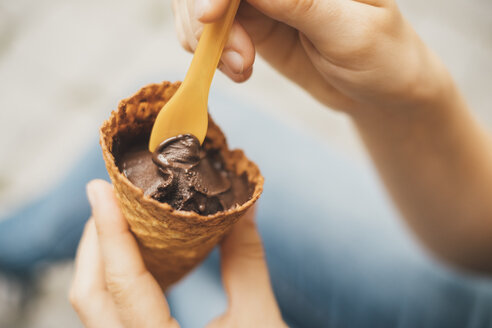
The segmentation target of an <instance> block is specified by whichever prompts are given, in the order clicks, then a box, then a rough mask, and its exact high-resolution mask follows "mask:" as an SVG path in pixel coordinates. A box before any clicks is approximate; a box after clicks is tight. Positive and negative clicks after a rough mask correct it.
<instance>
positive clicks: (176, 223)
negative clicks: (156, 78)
mask: <svg viewBox="0 0 492 328" xmlns="http://www.w3.org/2000/svg"><path fill="white" fill-rule="evenodd" d="M179 84H180V83H179V82H175V83H170V82H162V83H158V84H150V85H148V86H145V87H143V88H142V89H141V90H140V91H138V92H137V93H136V94H135V95H133V96H131V97H130V98H127V99H124V100H122V101H121V102H120V103H119V105H118V109H117V110H115V111H113V112H112V113H111V116H110V118H109V119H108V120H106V121H105V122H104V123H103V125H102V126H101V129H100V143H101V147H102V152H103V157H104V161H105V163H106V168H107V170H108V173H109V176H110V178H111V180H112V182H113V185H114V189H115V193H116V196H117V199H118V201H119V203H120V207H121V209H122V212H123V215H124V216H125V218H126V220H127V221H128V223H129V225H130V228H131V231H132V232H133V234H134V235H135V237H136V239H137V241H138V243H139V247H140V250H141V253H142V256H143V259H144V262H145V264H146V266H147V268H148V270H149V271H150V272H151V273H152V274H153V275H154V277H155V278H156V280H157V281H158V282H159V284H160V286H161V288H162V289H163V291H166V289H167V288H168V287H169V286H171V285H172V284H173V283H175V282H177V281H178V280H179V279H181V278H182V277H183V276H184V275H186V274H187V273H188V272H190V271H191V270H192V269H193V268H194V267H196V266H197V265H198V264H199V263H200V262H201V261H202V260H203V259H204V258H205V257H206V256H207V255H208V254H209V253H210V251H211V250H212V249H213V247H214V246H215V245H216V244H217V243H219V242H220V240H221V239H222V238H223V237H224V236H225V235H226V234H227V232H228V231H229V230H230V229H231V227H232V226H233V224H234V223H235V222H237V220H239V218H241V216H242V215H244V213H245V212H246V211H247V210H248V209H249V208H251V207H252V206H253V204H254V203H255V202H256V201H257V200H258V198H259V197H260V195H261V193H262V190H263V181H264V179H263V176H262V175H261V173H260V170H259V169H258V167H257V166H256V164H254V163H253V162H251V161H249V160H248V158H247V157H246V156H245V155H244V153H243V152H242V151H241V150H229V149H228V147H227V142H226V138H225V136H224V134H223V133H222V131H221V130H220V128H219V127H218V126H217V125H216V124H215V123H214V122H213V120H212V119H211V118H209V127H208V132H207V136H206V138H207V139H209V142H208V143H207V145H208V147H212V148H216V149H220V152H221V154H222V157H223V158H224V162H225V165H226V167H227V169H228V170H232V171H233V172H236V173H237V174H242V173H243V172H246V174H247V176H248V181H249V182H250V184H252V186H253V194H252V196H251V199H250V200H248V201H247V202H246V203H244V204H241V205H239V206H237V207H235V208H233V209H230V210H227V211H222V212H218V213H215V214H213V215H208V216H202V215H199V214H197V213H195V212H189V211H178V210H175V209H173V208H172V207H171V206H170V205H169V204H166V203H160V202H158V201H156V200H154V199H152V198H150V197H148V196H144V194H143V191H142V190H141V189H139V188H137V187H136V186H134V185H133V184H132V183H131V182H130V181H129V180H128V179H127V178H126V177H125V176H124V175H123V174H122V173H121V172H120V171H119V169H118V167H117V165H116V163H115V157H114V155H113V152H114V151H115V148H117V147H118V143H119V142H121V137H122V136H124V137H125V138H132V137H133V136H138V135H141V134H142V133H148V132H150V130H151V129H152V125H153V123H154V120H155V118H156V116H157V114H158V112H159V110H160V109H161V108H162V106H164V105H165V104H166V102H167V101H169V99H170V98H171V97H172V96H173V94H174V93H175V92H176V90H177V89H178V87H179Z"/></svg>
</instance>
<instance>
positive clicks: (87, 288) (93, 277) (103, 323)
mask: <svg viewBox="0 0 492 328" xmlns="http://www.w3.org/2000/svg"><path fill="white" fill-rule="evenodd" d="M69 299H70V302H71V303H72V306H73V307H74V309H75V311H76V312H77V314H78V315H79V317H80V320H81V321H82V322H83V323H84V325H85V326H86V327H93V328H97V327H101V328H103V327H122V324H121V322H120V320H119V317H118V312H117V310H116V307H115V305H114V303H113V301H112V299H111V296H110V294H109V292H108V291H107V290H106V283H105V279H104V268H103V262H102V258H101V253H100V251H99V244H98V241H97V232H96V226H95V225H94V220H93V219H92V218H91V219H89V221H88V222H87V224H86V226H85V229H84V233H83V234H82V238H81V240H80V244H79V248H78V250H77V255H76V258H75V273H74V277H73V281H72V284H71V287H70V293H69Z"/></svg>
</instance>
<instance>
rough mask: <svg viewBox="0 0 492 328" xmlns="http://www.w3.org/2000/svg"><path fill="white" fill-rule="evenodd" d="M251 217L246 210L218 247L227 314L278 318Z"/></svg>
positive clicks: (275, 303) (276, 307) (259, 243)
mask: <svg viewBox="0 0 492 328" xmlns="http://www.w3.org/2000/svg"><path fill="white" fill-rule="evenodd" d="M253 217H254V210H250V211H248V212H247V213H246V215H245V216H244V217H243V218H241V219H240V221H239V222H238V223H237V224H236V225H235V226H234V227H233V229H232V231H231V232H230V234H229V235H228V236H227V237H226V238H225V240H224V241H223V242H222V244H221V266H222V278H223V282H224V287H225V290H226V292H227V295H228V298H229V303H230V304H229V306H230V311H231V312H234V313H236V314H237V315H241V313H242V314H244V315H247V316H253V314H254V313H258V314H260V313H262V314H264V313H269V314H271V315H272V317H280V311H279V310H278V306H277V302H276V300H275V297H274V295H273V291H272V287H271V284H270V277H269V274H268V268H267V265H266V261H265V254H264V250H263V245H262V242H261V239H260V235H259V234H258V231H257V230H256V225H255V223H254V220H253Z"/></svg>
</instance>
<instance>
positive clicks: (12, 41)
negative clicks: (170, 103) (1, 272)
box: [0, 0, 492, 328]
mask: <svg viewBox="0 0 492 328" xmlns="http://www.w3.org/2000/svg"><path fill="white" fill-rule="evenodd" d="M347 1H348V0H347ZM399 3H400V5H401V8H402V11H403V12H404V14H405V15H406V16H407V18H408V19H409V20H410V21H411V22H412V23H413V24H414V26H415V28H416V29H417V31H418V32H419V33H420V35H421V36H422V37H423V39H424V40H425V41H426V42H427V43H428V44H429V45H430V46H431V47H432V48H433V49H434V50H435V51H436V52H437V53H438V54H439V55H440V56H441V58H443V60H444V62H445V63H446V64H447V65H448V67H449V68H450V70H451V71H452V73H453V75H454V77H455V78H456V80H457V81H458V83H459V85H460V87H461V88H462V90H463V93H464V94H465V95H466V97H467V98H468V100H469V103H470V105H471V107H472V108H473V109H474V110H475V112H476V114H477V115H478V116H479V117H480V118H481V119H482V121H483V122H484V123H485V124H486V125H488V126H489V127H490V126H492V110H491V109H490V106H491V104H492V62H491V58H492V19H491V18H490V13H491V12H492V2H491V1H490V0H468V1H458V0H402V1H399ZM189 61H190V55H188V54H186V53H185V52H184V51H183V50H182V49H181V48H180V46H179V43H178V41H177V40H176V37H175V34H174V29H173V21H172V14H171V10H170V1H169V0H140V1H130V0H118V1H116V0H97V1H96V0H83V1H82V0H72V1H62V0H0V108H1V110H0V149H1V150H2V151H1V154H2V155H1V156H0V159H1V160H0V214H1V213H6V212H8V211H9V210H11V209H13V208H15V207H16V206H18V205H19V204H21V203H22V202H23V201H25V200H27V199H30V198H32V197H34V196H36V195H38V194H39V193H41V192H43V190H46V189H47V188H49V187H50V186H51V185H52V184H53V183H54V181H56V179H57V177H59V176H60V175H61V174H62V173H63V172H65V171H66V170H67V168H68V167H69V166H70V165H71V164H72V163H73V161H74V159H75V158H76V157H77V154H78V152H79V151H80V149H84V148H85V147H87V145H88V143H89V142H91V141H93V140H94V138H95V134H96V133H97V132H96V131H97V128H98V125H99V124H100V122H101V121H102V120H103V119H104V118H105V117H106V116H107V115H108V113H109V111H110V110H111V109H113V108H114V107H115V106H116V104H117V102H118V100H119V99H121V98H123V97H126V96H128V95H130V94H131V93H133V92H134V91H135V90H137V89H138V88H139V87H140V86H142V85H144V84H146V83H149V82H156V81H160V80H165V79H181V78H182V77H183V76H184V73H185V71H186V68H187V65H188V64H189ZM272 86H273V87H272ZM214 88H216V90H220V92H224V93H228V94H231V95H233V96H235V97H236V98H237V101H238V102H240V101H242V99H248V102H250V103H252V104H258V105H261V108H264V109H265V110H268V111H269V112H271V114H272V115H274V116H276V117H278V118H279V119H281V120H284V121H285V122H286V123H287V124H289V125H292V126H294V127H296V128H298V129H302V130H304V131H305V132H306V133H309V134H312V135H315V136H318V137H320V138H323V139H324V140H326V142H327V143H329V144H331V145H332V146H333V147H336V148H338V149H339V150H341V151H342V152H343V153H345V154H346V155H347V156H350V157H353V158H354V159H359V160H365V155H364V153H363V150H362V148H361V146H360V143H359V141H358V138H357V137H356V135H355V134H354V132H353V129H352V127H351V124H350V122H349V121H348V120H347V119H346V118H345V117H344V116H343V115H340V114H337V113H333V112H330V111H327V110H324V109H323V108H322V107H321V106H320V105H319V104H317V103H316V102H315V101H313V100H311V99H310V98H309V96H307V95H306V94H305V93H304V92H303V91H301V90H299V89H298V88H297V87H296V86H294V85H292V84H291V83H290V82H288V81H285V80H284V79H282V78H281V77H279V76H278V75H276V74H275V72H274V71H273V70H271V69H270V68H268V67H267V66H266V65H265V64H264V63H263V62H262V61H261V60H258V63H257V65H256V67H255V74H254V77H253V78H252V79H251V81H250V82H248V83H246V84H241V85H233V84H232V83H231V82H229V81H228V80H227V79H226V78H224V77H223V76H221V75H220V74H218V75H217V77H216V80H215V84H214ZM250 95H255V96H254V97H249V96H250ZM300 109H302V110H300ZM62 154H63V156H61V155H62ZM19 173H22V174H19ZM71 271H72V265H71V263H66V264H62V265H58V266H56V267H55V268H52V269H50V270H47V271H46V272H45V273H44V274H43V276H42V277H41V284H40V293H39V295H38V296H37V297H35V298H34V299H33V300H32V302H31V303H30V304H29V306H28V311H26V313H24V314H23V318H24V319H23V320H22V323H17V324H15V326H18V327H38V328H44V327H46V328H48V327H49V328H56V327H78V326H79V325H80V324H78V321H77V318H76V316H75V314H74V312H73V311H72V310H71V308H70V306H69V304H68V302H67V300H66V290H67V286H68V284H69V281H70V277H71ZM17 298H18V293H17V289H16V288H15V286H11V285H9V283H8V282H7V281H5V280H4V279H3V278H0V327H4V326H5V327H7V326H13V325H14V324H10V325H8V324H7V322H8V320H9V318H11V317H12V316H13V314H14V313H15V311H14V310H15V309H16V304H17Z"/></svg>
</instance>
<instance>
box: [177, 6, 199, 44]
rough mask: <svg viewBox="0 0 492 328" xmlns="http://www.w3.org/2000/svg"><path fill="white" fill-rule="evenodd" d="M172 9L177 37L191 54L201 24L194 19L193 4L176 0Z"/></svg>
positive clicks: (196, 42) (196, 41)
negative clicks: (173, 9) (173, 10)
mask: <svg viewBox="0 0 492 328" xmlns="http://www.w3.org/2000/svg"><path fill="white" fill-rule="evenodd" d="M174 7H175V17H176V25H177V31H178V37H180V41H181V43H182V45H183V46H184V48H185V49H186V50H188V51H191V52H193V51H195V49H196V46H197V44H198V39H199V37H200V35H201V32H202V30H203V24H202V23H200V22H199V21H198V19H196V18H195V17H194V15H193V2H192V1H191V0H188V1H184V0H176V1H175V6H174ZM180 35H181V36H180ZM181 39H182V40H181Z"/></svg>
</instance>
